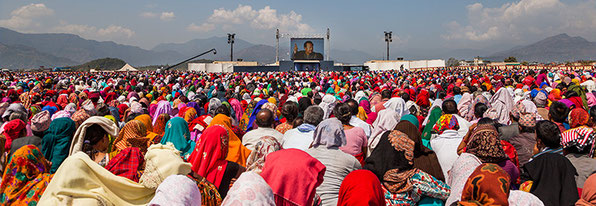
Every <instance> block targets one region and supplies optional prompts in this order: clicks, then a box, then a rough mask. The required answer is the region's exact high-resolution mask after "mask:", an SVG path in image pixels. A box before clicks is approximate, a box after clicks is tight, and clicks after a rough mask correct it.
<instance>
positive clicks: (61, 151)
mask: <svg viewBox="0 0 596 206" xmlns="http://www.w3.org/2000/svg"><path fill="white" fill-rule="evenodd" d="M75 131H76V124H75V122H74V121H72V120H71V119H70V118H58V119H55V120H54V121H52V123H50V127H49V129H48V131H47V133H46V135H45V136H43V138H42V140H41V151H42V152H43V155H44V156H45V158H46V159H47V160H49V161H51V162H52V166H51V168H50V171H49V172H50V173H54V172H56V170H58V167H60V165H61V164H62V162H63V161H64V159H66V157H68V149H69V148H70V143H71V141H72V138H73V136H74V134H75Z"/></svg>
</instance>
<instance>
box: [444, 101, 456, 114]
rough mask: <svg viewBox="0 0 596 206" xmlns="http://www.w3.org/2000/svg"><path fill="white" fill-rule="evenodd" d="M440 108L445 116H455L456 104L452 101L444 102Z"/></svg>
mask: <svg viewBox="0 0 596 206" xmlns="http://www.w3.org/2000/svg"><path fill="white" fill-rule="evenodd" d="M441 108H443V113H445V114H457V103H455V100H453V99H448V100H445V101H444V102H443V105H442V107H441Z"/></svg>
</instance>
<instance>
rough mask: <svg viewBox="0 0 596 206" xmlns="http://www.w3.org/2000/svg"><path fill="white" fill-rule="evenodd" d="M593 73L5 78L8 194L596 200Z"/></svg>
mask: <svg viewBox="0 0 596 206" xmlns="http://www.w3.org/2000/svg"><path fill="white" fill-rule="evenodd" d="M592 75H594V71H559V70H495V69H477V70H471V69H463V68H442V69H436V70H431V71H353V72H267V73H266V72H258V73H200V72H187V71H143V72H132V73H122V72H100V73H82V72H64V73H60V72H58V73H50V72H49V73H28V72H21V73H14V72H3V73H1V74H0V100H1V101H0V102H1V103H0V115H1V117H2V118H1V120H0V121H1V122H2V126H1V127H0V134H1V135H0V145H4V146H3V147H0V148H1V149H0V152H1V153H0V154H2V156H1V157H0V172H1V174H2V181H1V184H0V205H37V204H38V205H209V206H211V205H301V206H311V205H464V206H466V205H547V206H548V205H577V206H594V205H596V173H595V172H596V158H595V157H596V146H595V143H594V142H595V136H596V132H594V129H595V128H596V82H595V81H594V77H592Z"/></svg>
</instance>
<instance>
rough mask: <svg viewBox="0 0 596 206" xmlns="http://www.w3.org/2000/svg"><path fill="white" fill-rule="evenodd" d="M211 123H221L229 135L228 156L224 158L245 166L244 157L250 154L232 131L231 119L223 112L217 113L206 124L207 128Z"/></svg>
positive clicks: (246, 157)
mask: <svg viewBox="0 0 596 206" xmlns="http://www.w3.org/2000/svg"><path fill="white" fill-rule="evenodd" d="M213 125H222V126H223V127H225V128H226V130H227V131H228V134H229V136H230V141H229V143H228V145H229V148H228V156H227V158H226V160H228V161H230V162H235V163H238V164H239V165H242V166H243V167H246V159H248V155H250V152H251V151H250V150H249V149H247V148H246V147H244V145H242V142H241V141H240V139H239V138H238V136H236V134H234V131H232V129H231V128H232V120H231V119H230V117H228V116H226V115H223V114H218V115H216V116H215V117H214V118H213V120H211V123H210V124H209V126H207V128H209V127H211V126H213Z"/></svg>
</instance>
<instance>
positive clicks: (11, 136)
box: [2, 119, 25, 151]
mask: <svg viewBox="0 0 596 206" xmlns="http://www.w3.org/2000/svg"><path fill="white" fill-rule="evenodd" d="M23 129H25V122H23V120H20V119H13V120H10V121H9V122H7V123H6V124H4V132H2V135H4V138H5V139H6V142H5V143H4V149H5V151H8V150H10V147H11V146H12V141H13V140H15V139H17V138H20V137H21V136H22V132H23Z"/></svg>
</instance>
